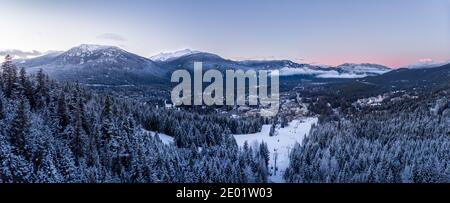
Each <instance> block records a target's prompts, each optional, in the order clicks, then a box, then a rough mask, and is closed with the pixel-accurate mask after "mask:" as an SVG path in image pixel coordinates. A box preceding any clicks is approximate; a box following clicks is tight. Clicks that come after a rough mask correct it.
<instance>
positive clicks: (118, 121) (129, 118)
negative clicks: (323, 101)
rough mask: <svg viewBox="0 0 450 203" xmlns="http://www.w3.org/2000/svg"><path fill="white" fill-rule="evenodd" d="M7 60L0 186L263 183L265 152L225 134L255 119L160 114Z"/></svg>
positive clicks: (0, 117)
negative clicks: (168, 140) (240, 144)
mask: <svg viewBox="0 0 450 203" xmlns="http://www.w3.org/2000/svg"><path fill="white" fill-rule="evenodd" d="M11 60H12V59H11V57H7V58H6V60H5V62H4V63H3V64H2V67H1V73H2V74H1V80H0V81H1V82H0V182H15V183H34V182H36V183H42V182H45V183H53V182H64V183H76V182H91V183H92V182H129V183H134V182H142V183H150V182H199V183H202V182H266V181H267V176H268V172H267V156H266V155H265V154H264V153H262V152H264V150H265V149H264V147H262V148H261V149H252V148H250V147H245V148H243V149H239V148H238V146H237V145H236V142H235V140H234V139H233V138H232V137H231V136H230V134H231V133H248V132H255V131H257V130H259V128H260V127H261V125H262V121H261V120H259V119H248V120H239V121H237V120H232V119H230V118H227V117H221V116H220V115H199V114H196V113H191V112H186V111H181V110H175V109H171V110H168V109H162V108H159V109H158V108H154V107H153V106H152V105H151V104H150V105H149V104H145V103H143V102H140V101H136V100H131V99H130V100H127V99H124V98H119V97H113V96H109V95H106V94H97V93H95V92H92V91H90V90H89V89H86V88H84V87H83V86H82V85H79V84H76V83H61V82H57V81H53V80H51V79H49V78H48V77H47V76H46V75H45V73H44V72H43V71H42V70H40V71H38V72H37V73H36V74H35V75H28V74H27V73H26V71H25V69H23V68H22V69H20V70H18V69H17V68H16V67H15V66H14V65H13V64H12V62H11ZM149 130H152V131H156V132H160V133H165V134H168V135H171V136H173V137H174V139H175V143H174V144H164V143H163V142H162V141H161V140H160V139H159V136H158V135H157V134H156V135H155V136H152V134H151V133H149Z"/></svg>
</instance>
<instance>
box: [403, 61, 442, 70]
mask: <svg viewBox="0 0 450 203" xmlns="http://www.w3.org/2000/svg"><path fill="white" fill-rule="evenodd" d="M445 64H450V60H448V61H435V60H432V59H421V60H419V61H418V62H417V63H414V64H410V65H407V66H405V67H402V68H409V69H421V68H436V67H439V66H443V65H445Z"/></svg>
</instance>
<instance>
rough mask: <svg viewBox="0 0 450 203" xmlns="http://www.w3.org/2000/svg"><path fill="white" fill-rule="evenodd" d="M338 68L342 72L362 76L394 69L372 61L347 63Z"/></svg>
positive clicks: (379, 73)
mask: <svg viewBox="0 0 450 203" xmlns="http://www.w3.org/2000/svg"><path fill="white" fill-rule="evenodd" d="M336 69H338V71H339V72H340V73H345V74H349V75H355V76H360V77H366V76H375V75H381V74H384V73H387V72H389V71H391V70H392V69H390V68H388V67H386V66H383V65H379V64H371V63H361V64H354V63H345V64H342V65H339V66H337V67H336Z"/></svg>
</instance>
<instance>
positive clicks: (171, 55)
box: [150, 49, 201, 61]
mask: <svg viewBox="0 0 450 203" xmlns="http://www.w3.org/2000/svg"><path fill="white" fill-rule="evenodd" d="M197 53H201V52H200V51H195V50H190V49H183V50H179V51H175V52H162V53H159V54H157V55H154V56H151V57H150V60H152V61H168V60H173V59H176V58H179V57H182V56H186V55H191V54H197Z"/></svg>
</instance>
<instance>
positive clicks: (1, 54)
mask: <svg viewBox="0 0 450 203" xmlns="http://www.w3.org/2000/svg"><path fill="white" fill-rule="evenodd" d="M84 45H87V46H104V47H114V48H118V49H121V50H123V51H126V52H128V53H131V54H134V55H137V56H139V57H143V58H146V59H148V60H152V61H154V60H153V59H152V57H155V56H158V55H160V54H172V53H175V52H179V51H184V50H189V51H194V52H198V53H209V54H215V55H218V56H219V57H221V58H223V59H226V60H233V61H240V62H243V61H282V60H288V61H292V62H294V63H298V64H308V65H312V66H318V67H330V68H335V67H338V66H342V65H346V64H356V65H363V64H374V65H382V66H385V67H387V68H390V69H399V68H408V67H415V66H420V64H422V65H424V67H426V66H425V65H427V64H428V65H436V64H437V65H436V67H437V66H440V65H445V64H448V63H450V60H441V61H436V60H433V59H420V60H418V61H416V62H415V63H410V64H406V65H404V66H399V67H393V66H389V65H385V64H382V63H376V62H343V63H340V64H336V65H330V64H323V63H305V62H298V61H294V60H291V59H287V58H279V59H258V58H244V59H243V58H241V59H235V58H227V57H224V56H222V55H220V54H217V53H212V52H208V51H203V50H198V49H192V48H182V49H178V50H173V51H162V52H159V53H157V54H154V55H151V56H148V57H146V56H142V55H139V54H138V53H134V52H131V51H129V50H127V49H126V48H122V47H120V46H115V45H108V44H85V43H83V44H78V45H76V46H73V47H71V48H69V49H67V50H47V51H45V52H41V51H38V50H35V49H33V50H26V51H23V50H18V49H0V59H1V60H0V61H3V60H4V58H5V57H6V56H7V55H10V56H11V57H12V59H13V60H27V59H33V58H37V57H41V56H45V55H49V54H54V53H59V54H62V53H64V52H66V51H69V50H70V49H73V48H77V47H80V46H84ZM5 52H11V53H6V54H5ZM17 52H20V53H19V55H18V54H17ZM15 53H16V54H15ZM21 55H22V56H21ZM17 56H19V57H17ZM432 67H434V66H432Z"/></svg>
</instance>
